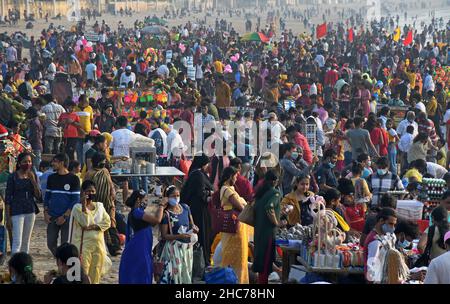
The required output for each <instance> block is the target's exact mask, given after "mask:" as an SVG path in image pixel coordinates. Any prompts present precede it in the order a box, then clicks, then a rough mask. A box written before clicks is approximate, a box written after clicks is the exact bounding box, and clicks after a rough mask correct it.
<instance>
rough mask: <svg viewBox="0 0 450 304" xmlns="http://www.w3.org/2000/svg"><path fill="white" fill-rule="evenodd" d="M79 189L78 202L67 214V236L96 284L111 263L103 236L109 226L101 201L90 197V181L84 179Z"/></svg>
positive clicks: (94, 190) (92, 187)
mask: <svg viewBox="0 0 450 304" xmlns="http://www.w3.org/2000/svg"><path fill="white" fill-rule="evenodd" d="M81 191H82V194H81V195H82V196H81V203H79V204H76V205H75V206H74V207H73V209H72V214H71V216H70V224H69V225H70V227H71V228H70V236H69V240H70V243H72V244H74V245H75V246H77V248H78V250H79V251H80V256H81V257H82V258H81V264H82V267H83V269H84V271H85V272H86V274H87V275H88V276H89V279H90V280H91V283H92V284H99V283H100V280H101V277H102V275H104V274H105V273H106V272H107V271H108V270H109V267H110V266H111V260H110V259H109V258H108V255H107V251H106V245H105V239H104V232H105V231H106V230H108V229H109V228H110V227H111V219H110V217H109V215H108V213H107V212H106V210H105V207H103V204H102V203H100V202H96V201H94V200H95V195H96V189H95V184H94V182H93V181H91V180H86V181H84V182H83V184H82V185H81Z"/></svg>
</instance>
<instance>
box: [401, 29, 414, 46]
mask: <svg viewBox="0 0 450 304" xmlns="http://www.w3.org/2000/svg"><path fill="white" fill-rule="evenodd" d="M412 42H413V32H412V31H409V32H408V35H406V38H405V40H403V45H404V46H407V45H410V44H411V43H412Z"/></svg>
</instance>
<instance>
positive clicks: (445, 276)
mask: <svg viewBox="0 0 450 304" xmlns="http://www.w3.org/2000/svg"><path fill="white" fill-rule="evenodd" d="M444 244H445V248H446V250H447V252H446V253H444V254H442V255H440V256H438V257H437V258H434V259H433V260H431V263H430V265H429V266H428V269H427V275H426V276H425V281H424V284H450V231H447V233H446V234H445V235H444Z"/></svg>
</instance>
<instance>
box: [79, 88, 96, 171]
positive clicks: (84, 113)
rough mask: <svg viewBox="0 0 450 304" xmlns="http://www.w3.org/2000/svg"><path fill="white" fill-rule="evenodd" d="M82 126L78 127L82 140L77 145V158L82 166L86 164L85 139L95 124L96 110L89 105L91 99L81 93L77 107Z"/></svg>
mask: <svg viewBox="0 0 450 304" xmlns="http://www.w3.org/2000/svg"><path fill="white" fill-rule="evenodd" d="M74 111H75V112H76V114H77V116H78V118H79V120H80V126H81V128H80V129H78V137H79V138H80V139H81V141H79V142H78V145H77V147H76V151H77V160H78V161H79V162H80V164H81V166H83V164H84V153H83V141H84V139H85V138H86V134H89V133H90V132H91V131H92V126H93V125H94V110H93V109H92V107H91V106H90V105H89V101H88V99H87V97H86V95H84V94H83V95H80V98H79V99H78V106H76V107H75V109H74Z"/></svg>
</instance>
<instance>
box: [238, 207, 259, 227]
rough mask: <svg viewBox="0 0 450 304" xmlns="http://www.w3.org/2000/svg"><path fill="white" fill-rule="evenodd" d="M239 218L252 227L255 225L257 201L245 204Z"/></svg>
mask: <svg viewBox="0 0 450 304" xmlns="http://www.w3.org/2000/svg"><path fill="white" fill-rule="evenodd" d="M238 220H239V221H240V222H242V223H245V224H247V225H250V226H252V227H254V226H255V202H250V203H248V204H247V205H245V207H244V210H242V211H241V213H239V216H238Z"/></svg>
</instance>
